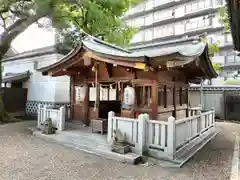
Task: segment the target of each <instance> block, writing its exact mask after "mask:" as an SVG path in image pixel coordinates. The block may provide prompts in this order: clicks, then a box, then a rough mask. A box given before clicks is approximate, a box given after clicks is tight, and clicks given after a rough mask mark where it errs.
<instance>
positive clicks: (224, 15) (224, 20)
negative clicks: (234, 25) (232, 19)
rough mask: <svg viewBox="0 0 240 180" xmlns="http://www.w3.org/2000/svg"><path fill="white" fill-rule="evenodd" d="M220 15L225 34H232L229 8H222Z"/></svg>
mask: <svg viewBox="0 0 240 180" xmlns="http://www.w3.org/2000/svg"><path fill="white" fill-rule="evenodd" d="M219 15H220V19H219V21H220V22H221V23H222V24H223V26H224V30H225V32H226V33H230V26H229V16H228V11H227V7H223V8H220V9H219Z"/></svg>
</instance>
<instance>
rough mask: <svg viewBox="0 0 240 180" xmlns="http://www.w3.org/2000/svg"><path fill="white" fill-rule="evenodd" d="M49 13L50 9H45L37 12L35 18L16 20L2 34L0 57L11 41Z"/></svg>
mask: <svg viewBox="0 0 240 180" xmlns="http://www.w3.org/2000/svg"><path fill="white" fill-rule="evenodd" d="M50 13H51V8H46V9H44V10H43V11H39V12H37V13H36V15H35V16H31V17H28V18H22V19H19V20H17V21H16V22H15V23H14V24H12V25H11V26H10V27H8V28H7V29H8V31H5V32H4V33H3V34H2V37H1V41H0V57H1V56H2V55H4V54H5V53H6V52H7V51H8V49H9V47H10V45H11V43H12V41H13V40H14V39H15V38H16V37H17V36H18V35H19V34H20V33H21V32H23V31H24V30H26V29H27V28H28V27H29V26H30V25H31V24H33V23H34V22H36V21H37V20H38V19H40V18H42V17H45V16H46V15H48V14H50Z"/></svg>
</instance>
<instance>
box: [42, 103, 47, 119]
mask: <svg viewBox="0 0 240 180" xmlns="http://www.w3.org/2000/svg"><path fill="white" fill-rule="evenodd" d="M47 108H48V106H47V105H44V106H43V118H42V121H43V122H45V121H46V120H47Z"/></svg>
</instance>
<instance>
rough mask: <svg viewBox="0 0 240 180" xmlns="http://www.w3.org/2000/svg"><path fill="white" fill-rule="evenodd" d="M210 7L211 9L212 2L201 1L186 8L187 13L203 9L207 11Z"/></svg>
mask: <svg viewBox="0 0 240 180" xmlns="http://www.w3.org/2000/svg"><path fill="white" fill-rule="evenodd" d="M209 7H211V2H210V0H200V1H198V2H194V3H191V4H188V5H187V6H186V13H191V12H194V11H199V10H201V9H205V8H209Z"/></svg>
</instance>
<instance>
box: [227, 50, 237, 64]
mask: <svg viewBox="0 0 240 180" xmlns="http://www.w3.org/2000/svg"><path fill="white" fill-rule="evenodd" d="M234 62H235V54H234V52H227V56H226V64H228V63H234Z"/></svg>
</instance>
